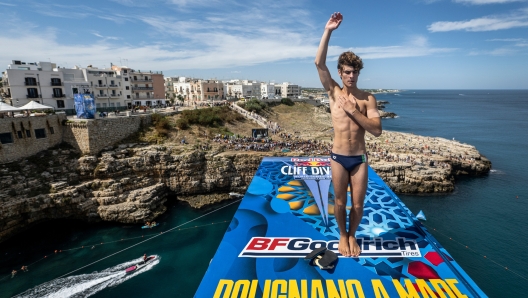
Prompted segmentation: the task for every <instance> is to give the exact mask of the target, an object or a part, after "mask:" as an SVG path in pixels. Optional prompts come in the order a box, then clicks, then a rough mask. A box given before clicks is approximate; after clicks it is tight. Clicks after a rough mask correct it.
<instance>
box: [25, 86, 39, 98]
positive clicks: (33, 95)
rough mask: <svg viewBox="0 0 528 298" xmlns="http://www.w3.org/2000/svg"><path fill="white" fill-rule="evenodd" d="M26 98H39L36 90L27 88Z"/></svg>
mask: <svg viewBox="0 0 528 298" xmlns="http://www.w3.org/2000/svg"><path fill="white" fill-rule="evenodd" d="M27 97H28V98H38V97H39V96H38V91H37V88H28V89H27Z"/></svg>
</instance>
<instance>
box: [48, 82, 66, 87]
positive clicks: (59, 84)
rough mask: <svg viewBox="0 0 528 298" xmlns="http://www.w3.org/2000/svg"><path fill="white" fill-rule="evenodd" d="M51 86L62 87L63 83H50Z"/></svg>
mask: <svg viewBox="0 0 528 298" xmlns="http://www.w3.org/2000/svg"><path fill="white" fill-rule="evenodd" d="M51 86H64V83H63V82H51Z"/></svg>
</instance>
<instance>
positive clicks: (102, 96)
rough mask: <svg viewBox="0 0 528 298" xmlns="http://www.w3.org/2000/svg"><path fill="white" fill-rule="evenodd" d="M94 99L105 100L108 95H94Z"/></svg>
mask: <svg viewBox="0 0 528 298" xmlns="http://www.w3.org/2000/svg"><path fill="white" fill-rule="evenodd" d="M95 97H96V98H107V97H108V95H106V94H96V95H95Z"/></svg>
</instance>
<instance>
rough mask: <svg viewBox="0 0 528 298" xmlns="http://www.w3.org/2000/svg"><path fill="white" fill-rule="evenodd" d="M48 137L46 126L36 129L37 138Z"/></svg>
mask: <svg viewBox="0 0 528 298" xmlns="http://www.w3.org/2000/svg"><path fill="white" fill-rule="evenodd" d="M45 137H46V130H44V128H39V129H35V138H37V139H44V138H45Z"/></svg>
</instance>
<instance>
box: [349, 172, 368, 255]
mask: <svg viewBox="0 0 528 298" xmlns="http://www.w3.org/2000/svg"><path fill="white" fill-rule="evenodd" d="M367 182H368V164H367V163H366V162H364V163H362V164H360V165H358V166H357V167H355V168H354V169H353V170H352V171H351V172H350V194H351V196H352V209H351V210H350V213H349V216H348V217H349V218H348V220H349V222H348V243H349V247H350V256H352V257H357V256H359V254H360V253H361V248H360V247H359V245H358V244H357V241H356V231H357V228H358V226H359V223H360V222H361V218H362V217H363V206H364V203H365V194H366V192H367Z"/></svg>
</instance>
